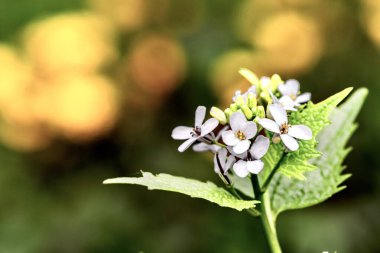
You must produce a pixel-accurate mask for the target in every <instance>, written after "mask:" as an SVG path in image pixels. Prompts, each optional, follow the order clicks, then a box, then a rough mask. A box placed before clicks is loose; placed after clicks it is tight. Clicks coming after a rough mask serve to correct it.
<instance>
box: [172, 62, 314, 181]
mask: <svg viewBox="0 0 380 253" xmlns="http://www.w3.org/2000/svg"><path fill="white" fill-rule="evenodd" d="M239 73H240V74H241V75H242V76H243V77H245V78H246V79H247V80H248V81H249V82H250V84H251V87H249V89H248V90H247V91H246V92H245V93H242V92H241V91H240V90H239V91H236V92H235V95H234V96H233V98H232V101H233V102H232V104H231V105H230V106H229V107H228V108H227V109H225V110H224V111H222V110H221V109H219V108H217V107H212V108H211V110H210V115H211V116H212V117H211V118H210V119H208V120H206V121H205V122H204V123H203V121H204V119H205V116H206V108H205V107H204V106H199V107H198V108H197V110H196V112H195V125H194V127H185V126H178V127H176V128H175V129H174V130H173V132H172V137H173V138H174V139H176V140H185V142H183V143H182V144H181V145H180V146H179V148H178V150H179V151H180V152H183V151H185V150H186V149H187V148H188V147H190V146H191V145H192V144H194V143H196V144H195V145H194V146H193V149H194V151H198V152H202V151H211V152H212V153H214V170H215V172H216V173H218V174H219V175H220V176H221V178H222V179H223V181H225V182H226V183H227V184H229V183H230V177H229V176H230V175H232V174H235V175H236V176H238V177H242V178H244V177H247V176H248V175H250V173H252V174H258V173H259V172H260V171H262V170H263V169H264V162H263V161H262V160H261V159H262V157H263V156H264V155H265V154H266V153H267V151H268V149H269V146H270V145H283V146H284V148H285V150H286V151H287V152H292V151H296V150H297V149H299V141H307V140H310V139H311V138H312V131H311V129H310V128H309V127H308V126H305V125H292V124H291V122H290V121H289V118H288V114H289V113H292V112H294V111H297V110H299V109H300V108H302V107H303V106H302V104H304V103H306V102H307V101H309V100H310V98H311V94H310V93H302V94H301V93H300V84H299V82H298V81H297V80H294V79H290V80H287V81H285V82H284V81H283V80H282V79H281V77H280V76H279V75H276V74H275V75H273V76H272V77H261V78H260V79H259V78H257V76H256V75H255V74H254V73H253V72H251V71H250V70H248V69H241V70H240V71H239ZM280 143H282V144H280Z"/></svg>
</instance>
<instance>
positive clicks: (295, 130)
mask: <svg viewBox="0 0 380 253" xmlns="http://www.w3.org/2000/svg"><path fill="white" fill-rule="evenodd" d="M288 134H289V135H290V136H293V137H294V138H297V139H301V140H311V138H312V137H313V133H312V131H311V129H310V128H309V127H307V126H305V125H293V126H291V127H289V131H288Z"/></svg>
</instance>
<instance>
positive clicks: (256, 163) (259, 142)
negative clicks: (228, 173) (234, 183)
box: [233, 135, 269, 177]
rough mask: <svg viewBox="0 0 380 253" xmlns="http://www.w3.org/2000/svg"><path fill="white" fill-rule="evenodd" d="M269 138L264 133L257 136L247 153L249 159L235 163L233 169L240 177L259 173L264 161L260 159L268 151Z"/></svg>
mask: <svg viewBox="0 0 380 253" xmlns="http://www.w3.org/2000/svg"><path fill="white" fill-rule="evenodd" d="M268 148H269V139H268V138H267V137H265V136H263V135H259V136H257V138H256V140H255V141H254V143H253V144H252V146H251V148H250V149H249V152H248V154H247V157H246V159H247V160H245V159H244V160H239V161H237V162H236V163H235V164H234V165H233V170H234V172H235V174H236V175H237V176H238V177H246V176H248V174H249V173H253V174H258V173H259V172H260V171H261V170H262V169H263V168H264V163H263V162H262V161H261V160H260V159H261V158H262V157H263V156H264V155H265V154H266V152H267V151H268Z"/></svg>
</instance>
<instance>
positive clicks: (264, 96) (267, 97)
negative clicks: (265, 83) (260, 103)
mask: <svg viewBox="0 0 380 253" xmlns="http://www.w3.org/2000/svg"><path fill="white" fill-rule="evenodd" d="M260 97H261V98H262V99H264V100H265V101H267V102H268V103H269V102H272V98H271V97H270V94H269V92H268V91H267V90H263V91H262V92H261V93H260Z"/></svg>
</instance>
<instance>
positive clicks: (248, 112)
mask: <svg viewBox="0 0 380 253" xmlns="http://www.w3.org/2000/svg"><path fill="white" fill-rule="evenodd" d="M241 110H242V112H243V113H244V115H245V117H246V118H247V119H248V120H251V119H252V117H253V113H252V111H251V109H249V107H248V106H247V105H242V106H241Z"/></svg>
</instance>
